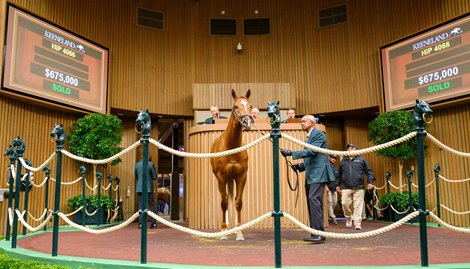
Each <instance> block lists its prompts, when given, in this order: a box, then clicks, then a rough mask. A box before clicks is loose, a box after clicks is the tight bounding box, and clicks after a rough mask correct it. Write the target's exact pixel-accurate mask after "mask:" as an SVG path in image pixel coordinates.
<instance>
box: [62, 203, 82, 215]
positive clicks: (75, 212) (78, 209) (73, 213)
mask: <svg viewBox="0 0 470 269" xmlns="http://www.w3.org/2000/svg"><path fill="white" fill-rule="evenodd" d="M82 208H83V206H81V207H79V208H77V209H76V210H75V211H73V212H72V213H68V214H66V215H65V216H67V217H70V216H72V215H75V214H77V212H78V211H80V210H82Z"/></svg>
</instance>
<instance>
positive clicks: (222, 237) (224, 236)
mask: <svg viewBox="0 0 470 269" xmlns="http://www.w3.org/2000/svg"><path fill="white" fill-rule="evenodd" d="M227 239H228V237H227V236H226V235H222V236H221V237H220V240H227Z"/></svg>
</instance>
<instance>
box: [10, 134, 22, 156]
mask: <svg viewBox="0 0 470 269" xmlns="http://www.w3.org/2000/svg"><path fill="white" fill-rule="evenodd" d="M12 148H16V150H15V154H17V155H18V156H21V155H22V154H23V152H24V151H25V149H26V145H25V143H24V141H23V140H22V139H21V138H20V137H19V136H17V137H16V138H15V139H14V140H13V141H11V142H10V149H12Z"/></svg>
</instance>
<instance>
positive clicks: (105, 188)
mask: <svg viewBox="0 0 470 269" xmlns="http://www.w3.org/2000/svg"><path fill="white" fill-rule="evenodd" d="M109 187H111V182H110V183H108V186H107V187H103V186H101V188H102V189H104V190H105V191H107V190H108V189H109Z"/></svg>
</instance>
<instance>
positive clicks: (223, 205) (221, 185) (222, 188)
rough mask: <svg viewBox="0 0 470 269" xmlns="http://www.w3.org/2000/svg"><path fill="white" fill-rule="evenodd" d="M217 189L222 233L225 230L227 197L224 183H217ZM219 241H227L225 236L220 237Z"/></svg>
mask: <svg viewBox="0 0 470 269" xmlns="http://www.w3.org/2000/svg"><path fill="white" fill-rule="evenodd" d="M218 188H219V192H220V198H221V202H220V207H221V209H222V232H223V231H226V230H227V208H228V196H227V190H226V186H225V184H224V183H221V182H220V181H219V184H218ZM220 239H221V240H227V236H226V235H222V236H221V237H220Z"/></svg>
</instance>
